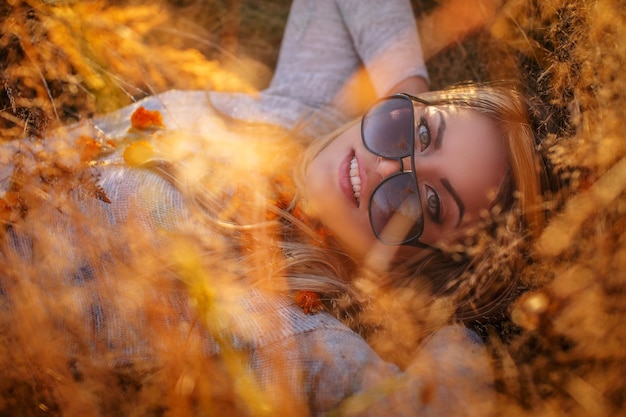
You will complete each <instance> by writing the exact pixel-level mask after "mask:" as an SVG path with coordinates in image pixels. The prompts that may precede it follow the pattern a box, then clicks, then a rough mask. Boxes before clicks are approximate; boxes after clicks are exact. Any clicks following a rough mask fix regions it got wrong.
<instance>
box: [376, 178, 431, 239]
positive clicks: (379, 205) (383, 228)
mask: <svg viewBox="0 0 626 417" xmlns="http://www.w3.org/2000/svg"><path fill="white" fill-rule="evenodd" d="M370 222H371V224H372V229H373V230H374V233H375V234H376V236H377V237H378V239H379V240H380V241H381V242H383V243H386V244H390V245H399V244H403V243H406V242H408V241H410V240H413V239H416V238H418V237H419V236H421V234H422V231H423V228H424V217H423V215H422V205H421V202H420V197H419V193H418V190H417V184H416V182H415V177H414V176H413V174H412V173H403V174H397V175H395V176H392V177H389V178H387V179H386V180H385V181H383V182H382V183H380V184H379V185H378V187H377V188H376V189H375V190H374V192H373V193H372V197H371V199H370Z"/></svg>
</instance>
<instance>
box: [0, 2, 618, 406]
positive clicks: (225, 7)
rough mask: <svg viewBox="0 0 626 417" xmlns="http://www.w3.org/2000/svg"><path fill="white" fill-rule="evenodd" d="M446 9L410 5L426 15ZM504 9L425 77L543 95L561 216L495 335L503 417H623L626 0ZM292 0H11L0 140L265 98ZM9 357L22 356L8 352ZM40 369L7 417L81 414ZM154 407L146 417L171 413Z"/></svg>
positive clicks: (5, 7)
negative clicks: (147, 104)
mask: <svg viewBox="0 0 626 417" xmlns="http://www.w3.org/2000/svg"><path fill="white" fill-rule="evenodd" d="M440 3H445V2H444V1H443V0H440V1H437V0H413V5H414V7H415V10H416V15H417V16H418V19H425V18H427V17H428V15H429V14H430V13H432V12H433V11H435V10H436V9H437V8H438V7H440ZM489 3H490V4H494V2H489ZM495 3H496V4H497V6H498V7H497V11H496V12H495V14H494V15H493V16H492V17H490V18H489V19H488V21H487V24H486V26H485V27H482V28H478V29H475V30H473V31H471V32H470V33H467V34H466V36H465V37H464V38H463V39H462V40H458V41H455V42H453V43H452V44H450V45H448V46H447V47H445V48H443V49H441V50H436V51H433V53H432V55H431V56H429V59H428V66H429V71H430V73H431V77H432V87H433V88H439V87H443V86H446V85H449V84H453V83H456V82H461V81H467V80H473V81H489V80H502V79H506V80H511V79H512V80H515V81H517V82H519V83H520V84H521V85H522V86H523V88H524V89H525V90H526V92H527V93H528V94H529V96H531V97H532V98H533V102H534V105H535V107H534V118H535V128H536V130H537V132H538V134H539V141H538V147H539V149H540V150H541V151H542V152H543V153H544V155H545V156H546V161H547V165H548V166H549V168H550V173H551V180H550V182H549V183H548V184H546V193H545V207H544V209H545V210H546V213H547V214H548V216H549V218H550V221H549V224H548V226H547V227H546V229H545V230H544V232H543V233H542V235H541V236H539V237H538V239H537V242H536V243H535V244H534V246H533V248H532V250H531V254H530V256H531V258H532V262H531V263H530V264H529V265H528V266H527V267H525V268H524V269H523V270H521V271H519V272H518V278H519V280H520V282H521V283H522V285H523V287H524V288H525V289H526V291H525V292H524V293H523V294H522V295H521V296H520V297H519V299H517V300H516V301H515V302H513V303H512V306H511V308H510V316H511V320H512V323H511V324H510V326H509V327H507V329H508V330H507V329H500V330H502V331H503V332H504V334H492V335H491V337H490V338H489V340H490V344H489V346H490V349H491V352H492V354H493V361H494V369H495V370H496V376H497V385H496V388H497V392H498V395H499V413H500V415H502V416H534V417H537V416H546V417H549V416H566V415H567V416H618V415H623V414H624V413H625V412H626V378H625V376H626V349H625V348H624V347H625V346H626V325H625V324H624V323H626V220H625V219H626V216H624V212H625V211H626V198H625V195H624V189H625V188H626V158H625V156H626V138H625V137H624V136H625V134H624V128H623V126H624V124H625V122H626V110H625V109H626V73H625V72H624V67H625V65H626V45H625V44H624V39H626V13H625V12H624V10H626V1H624V0H574V1H570V0H545V1H538V0H505V1H503V2H499V3H498V2H495ZM289 4H290V2H289V1H287V0H273V1H272V0H262V1H252V0H237V1H226V0H221V1H220V0H159V1H140V0H110V1H105V0H93V1H80V0H74V1H73V0H56V1H53V0H49V1H43V0H3V1H1V2H0V25H1V26H2V32H1V35H0V65H1V66H2V73H1V77H2V90H0V137H1V138H2V139H3V140H10V139H20V138H22V137H25V136H30V135H35V136H41V137H44V136H45V133H46V132H47V131H49V129H51V128H53V127H56V126H59V125H64V124H67V123H71V122H73V121H76V120H80V119H83V118H85V117H90V116H92V115H94V114H97V113H102V112H106V111H108V110H112V109H116V108H119V107H120V106H123V105H125V104H128V103H130V102H132V101H133V100H136V99H138V98H141V97H145V96H146V95H149V94H153V93H157V92H160V91H164V90H167V89H170V88H205V89H214V90H223V91H248V92H253V91H255V90H258V89H259V88H262V87H263V86H264V85H266V84H267V82H268V80H269V77H270V76H271V72H272V68H273V66H274V65H275V63H276V59H277V53H278V48H279V44H280V40H281V37H282V33H283V29H284V24H285V22H286V18H287V14H288V9H289ZM419 21H421V20H419ZM433 30H445V28H434V29H433V28H428V30H426V31H424V30H423V31H422V38H423V39H422V40H423V42H424V43H427V42H428V37H429V36H435V33H434V32H433ZM2 346H3V347H2V349H5V351H8V350H10V349H11V346H12V345H11V341H9V340H3V344H2ZM41 371H42V373H43V374H45V377H42V378H37V377H33V380H32V384H31V385H29V383H26V382H25V383H24V384H23V385H20V386H18V387H15V386H10V385H7V384H3V381H1V380H0V393H2V399H1V400H0V416H5V415H6V416H9V415H16V414H14V413H13V412H12V410H17V409H19V410H21V413H22V415H50V413H54V412H56V414H55V415H73V414H71V413H70V414H62V406H61V405H58V407H57V408H56V409H54V408H50V407H49V406H45V405H44V404H45V399H46V398H47V397H46V396H47V395H49V394H50V392H49V391H46V389H45V385H46V381H51V380H54V379H55V375H53V374H46V370H45V369H43V370H41ZM125 377H127V376H125V374H123V373H121V374H120V376H119V378H125ZM5 381H6V380H5ZM148 385H149V384H147V385H146V386H148ZM126 387H127V388H128V387H131V388H128V390H127V391H126V392H125V393H124V395H125V396H126V397H132V392H131V391H132V390H133V389H134V390H138V388H136V385H135V381H134V380H131V381H130V382H129V383H128V384H126ZM133 387H134V388H133ZM101 394H102V393H101ZM126 397H125V398H126ZM20 401H22V403H21V404H20V403H19V402H20ZM94 401H96V402H97V399H95V398H94ZM470 406H471V404H468V407H470ZM68 409H71V407H68ZM142 410H143V412H144V414H137V415H161V414H163V412H164V410H163V409H142ZM83 411H84V410H83ZM109 411H110V412H113V413H115V410H114V409H113V410H109ZM74 412H77V410H74ZM76 415H78V414H76Z"/></svg>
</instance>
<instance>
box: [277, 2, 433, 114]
mask: <svg viewBox="0 0 626 417" xmlns="http://www.w3.org/2000/svg"><path fill="white" fill-rule="evenodd" d="M427 77H428V73H427V70H426V66H425V64H424V60H423V57H422V48H421V44H420V40H419V35H418V32H417V27H416V23H415V18H414V16H413V10H412V8H411V4H410V2H409V1H408V0H387V1H384V2H380V1H376V0H295V1H294V2H293V4H292V7H291V11H290V15H289V20H288V23H287V27H286V30H285V36H284V38H283V44H282V46H281V51H280V55H279V61H278V65H277V68H276V72H275V75H274V78H273V80H272V83H271V85H270V87H269V89H268V90H266V92H268V93H271V94H278V95H282V96H288V97H293V98H296V99H298V100H299V101H302V102H303V103H306V104H308V105H311V106H314V107H318V108H322V107H324V106H328V105H330V106H333V107H335V108H337V109H339V110H340V111H342V112H343V113H344V114H345V115H346V116H348V117H353V116H356V115H358V114H360V113H361V112H362V110H363V108H364V106H365V105H366V104H368V103H369V102H370V101H371V100H372V99H373V98H375V97H379V96H382V95H386V94H389V93H390V92H395V91H410V92H412V93H418V92H420V91H423V90H424V89H426V88H427V82H426V79H427ZM400 89H402V90H400Z"/></svg>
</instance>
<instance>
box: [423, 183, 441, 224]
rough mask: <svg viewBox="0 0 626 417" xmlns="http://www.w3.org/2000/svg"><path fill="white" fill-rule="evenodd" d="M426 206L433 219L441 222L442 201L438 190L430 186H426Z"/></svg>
mask: <svg viewBox="0 0 626 417" xmlns="http://www.w3.org/2000/svg"><path fill="white" fill-rule="evenodd" d="M426 207H427V209H428V212H429V213H430V216H431V218H432V219H433V221H434V222H436V223H441V201H440V200H439V195H438V194H437V192H435V190H433V189H432V188H430V187H426Z"/></svg>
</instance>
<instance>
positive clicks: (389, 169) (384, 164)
mask: <svg viewBox="0 0 626 417" xmlns="http://www.w3.org/2000/svg"><path fill="white" fill-rule="evenodd" d="M408 168H409V169H411V162H410V160H409V165H408ZM406 169H407V165H406V164H405V163H404V162H403V160H402V159H389V158H385V157H383V156H378V157H377V158H376V172H377V173H378V174H379V175H380V176H381V178H382V179H385V178H387V177H389V176H390V175H393V174H397V173H398V172H403V171H404V170H406Z"/></svg>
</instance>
